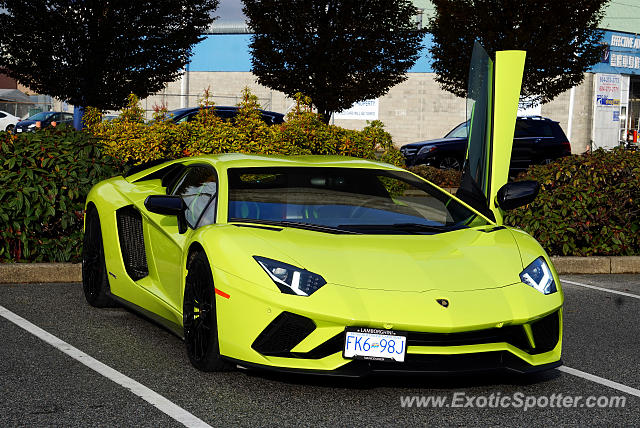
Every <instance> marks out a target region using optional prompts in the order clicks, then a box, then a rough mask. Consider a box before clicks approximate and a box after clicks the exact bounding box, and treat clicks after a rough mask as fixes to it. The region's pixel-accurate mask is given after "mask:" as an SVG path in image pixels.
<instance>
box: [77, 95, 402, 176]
mask: <svg viewBox="0 0 640 428" xmlns="http://www.w3.org/2000/svg"><path fill="white" fill-rule="evenodd" d="M309 102H310V101H309V99H308V98H305V97H303V96H302V95H298V97H297V102H296V105H295V108H294V109H293V111H292V112H290V113H289V114H288V115H287V118H286V121H285V122H284V123H283V124H281V125H274V126H268V125H267V124H266V123H264V121H262V119H261V118H260V112H259V111H258V108H259V107H260V106H259V105H258V99H257V97H256V96H255V95H253V94H252V93H251V92H250V91H249V90H248V89H245V90H244V91H243V98H242V101H241V103H240V104H239V107H240V110H239V113H238V115H237V116H236V117H235V118H234V121H233V122H231V121H224V120H222V119H220V118H219V117H217V116H216V115H215V114H213V111H212V110H211V109H203V110H202V111H201V112H200V113H199V114H198V115H197V116H196V118H195V120H193V121H191V122H185V123H180V124H175V123H173V122H172V121H170V120H167V118H166V116H165V115H166V112H164V111H162V110H159V111H157V112H156V113H155V115H154V120H153V121H152V122H151V123H150V124H145V123H144V121H143V120H142V118H143V111H142V109H140V107H139V105H138V100H137V98H135V97H134V96H131V97H130V100H129V105H128V107H127V108H125V109H124V110H123V112H122V114H121V115H120V118H118V119H115V120H112V121H107V122H102V121H101V119H100V118H101V115H100V113H99V112H97V111H95V110H90V111H89V112H88V115H87V118H86V123H87V129H88V130H89V132H91V133H92V134H93V135H95V136H96V137H97V138H98V139H99V140H100V141H101V143H102V144H103V145H104V147H105V150H106V151H107V153H109V154H111V155H112V156H114V157H116V158H118V159H122V160H125V161H133V162H136V163H138V162H144V161H149V160H154V159H177V158H181V157H184V156H195V155H201V154H216V153H230V152H236V153H260V154H281V155H308V154H312V155H316V154H317V155H344V156H355V157H359V158H364V159H380V160H383V161H385V162H389V163H392V164H395V165H399V166H404V157H403V156H402V153H400V151H399V150H398V149H396V148H395V147H394V146H393V141H392V139H391V135H390V134H389V133H388V132H386V131H385V130H384V126H383V125H382V122H380V121H373V122H371V123H369V124H368V125H367V126H366V127H365V128H364V129H363V130H361V131H357V130H352V129H345V128H341V127H339V126H333V125H327V124H325V123H323V122H322V120H320V116H319V115H318V114H316V113H313V112H312V111H311V108H310V107H309ZM203 105H210V103H209V102H208V101H207V99H206V97H205V100H203Z"/></svg>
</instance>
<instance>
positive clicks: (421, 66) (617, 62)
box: [190, 31, 640, 75]
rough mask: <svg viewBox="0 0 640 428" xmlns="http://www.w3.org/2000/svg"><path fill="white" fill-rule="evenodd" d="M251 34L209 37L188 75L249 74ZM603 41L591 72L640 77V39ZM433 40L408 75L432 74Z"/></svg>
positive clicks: (608, 36)
mask: <svg viewBox="0 0 640 428" xmlns="http://www.w3.org/2000/svg"><path fill="white" fill-rule="evenodd" d="M250 40H251V35H250V34H210V35H207V36H205V39H204V40H203V41H201V42H200V43H198V44H197V45H196V46H195V47H194V50H193V56H192V59H191V64H190V71H251V54H250V53H249V42H250ZM603 41H604V42H605V43H606V44H607V45H608V46H609V48H608V49H606V50H605V51H603V56H602V62H601V63H600V64H597V65H596V66H594V67H593V68H592V69H591V70H590V71H591V72H594V73H618V74H620V73H622V74H638V75H640V36H635V35H633V34H630V33H622V32H617V31H605V33H604V37H603ZM431 43H432V37H431V35H429V34H427V35H426V36H425V38H424V41H423V46H424V48H423V50H422V54H421V55H420V59H419V60H418V61H417V62H416V63H415V65H414V66H413V67H412V68H411V69H410V70H409V73H432V72H433V68H432V67H431V64H432V61H431V58H430V55H429V52H428V47H429V46H431Z"/></svg>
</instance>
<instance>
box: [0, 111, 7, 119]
mask: <svg viewBox="0 0 640 428" xmlns="http://www.w3.org/2000/svg"><path fill="white" fill-rule="evenodd" d="M3 117H7V115H6V114H4V113H3V112H1V111H0V119H2V118H3Z"/></svg>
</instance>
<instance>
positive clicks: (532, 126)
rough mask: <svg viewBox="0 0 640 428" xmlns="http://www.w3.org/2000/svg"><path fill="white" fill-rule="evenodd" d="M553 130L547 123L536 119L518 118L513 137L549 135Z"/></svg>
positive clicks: (551, 134)
mask: <svg viewBox="0 0 640 428" xmlns="http://www.w3.org/2000/svg"><path fill="white" fill-rule="evenodd" d="M551 136H553V132H552V131H551V126H549V124H548V123H546V122H543V121H538V120H518V121H517V122H516V132H515V135H514V137H515V138H540V137H551Z"/></svg>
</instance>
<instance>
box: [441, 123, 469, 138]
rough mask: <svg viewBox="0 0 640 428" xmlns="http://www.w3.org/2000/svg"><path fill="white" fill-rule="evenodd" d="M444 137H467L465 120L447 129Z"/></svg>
mask: <svg viewBox="0 0 640 428" xmlns="http://www.w3.org/2000/svg"><path fill="white" fill-rule="evenodd" d="M444 137H445V138H467V122H463V123H461V124H460V125H458V126H456V127H455V128H453V130H451V131H449V133H448V134H447V135H445V136H444Z"/></svg>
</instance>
